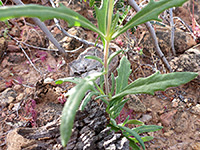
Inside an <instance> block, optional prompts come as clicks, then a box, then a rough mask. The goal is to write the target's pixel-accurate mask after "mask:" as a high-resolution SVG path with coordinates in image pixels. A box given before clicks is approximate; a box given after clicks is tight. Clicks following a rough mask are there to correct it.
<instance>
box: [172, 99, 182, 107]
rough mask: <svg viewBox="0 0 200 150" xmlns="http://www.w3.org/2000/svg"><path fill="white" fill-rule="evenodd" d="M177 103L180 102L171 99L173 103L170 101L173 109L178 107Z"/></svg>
mask: <svg viewBox="0 0 200 150" xmlns="http://www.w3.org/2000/svg"><path fill="white" fill-rule="evenodd" d="M179 102H180V100H179V99H173V101H172V107H173V108H176V107H178V104H179Z"/></svg>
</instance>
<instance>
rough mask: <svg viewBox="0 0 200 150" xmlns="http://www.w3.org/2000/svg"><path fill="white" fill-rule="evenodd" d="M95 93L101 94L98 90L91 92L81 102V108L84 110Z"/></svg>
mask: <svg viewBox="0 0 200 150" xmlns="http://www.w3.org/2000/svg"><path fill="white" fill-rule="evenodd" d="M93 95H99V93H98V92H89V93H88V94H87V95H86V96H85V98H84V99H83V101H82V102H81V105H80V110H81V111H83V110H84V108H85V106H86V105H87V103H88V102H89V101H90V100H91V98H92V96H93Z"/></svg>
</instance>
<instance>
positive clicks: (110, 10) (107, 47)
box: [104, 0, 114, 95]
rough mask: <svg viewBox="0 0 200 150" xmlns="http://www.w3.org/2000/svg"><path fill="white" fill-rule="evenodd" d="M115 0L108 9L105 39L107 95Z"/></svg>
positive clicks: (111, 1)
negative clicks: (111, 28)
mask: <svg viewBox="0 0 200 150" xmlns="http://www.w3.org/2000/svg"><path fill="white" fill-rule="evenodd" d="M113 2H114V1H113V0H110V1H109V7H108V20H107V31H106V37H105V48H104V69H105V72H106V74H105V75H104V81H105V93H106V95H108V94H109V82H108V70H109V66H108V54H109V44H110V41H111V37H110V27H111V23H112V14H113Z"/></svg>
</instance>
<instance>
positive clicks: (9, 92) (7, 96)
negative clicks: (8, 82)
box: [0, 88, 17, 105]
mask: <svg viewBox="0 0 200 150" xmlns="http://www.w3.org/2000/svg"><path fill="white" fill-rule="evenodd" d="M16 96H17V94H16V92H15V91H14V90H13V89H11V88H7V89H6V90H4V91H3V92H2V93H1V95H0V105H7V104H10V103H12V102H13V101H14V100H15V98H16Z"/></svg>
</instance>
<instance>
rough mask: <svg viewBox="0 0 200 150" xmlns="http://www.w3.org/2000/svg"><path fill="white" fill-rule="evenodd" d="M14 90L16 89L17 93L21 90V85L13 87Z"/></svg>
mask: <svg viewBox="0 0 200 150" xmlns="http://www.w3.org/2000/svg"><path fill="white" fill-rule="evenodd" d="M13 89H14V90H15V91H17V90H19V89H21V85H19V84H16V85H15V86H14V87H13Z"/></svg>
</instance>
